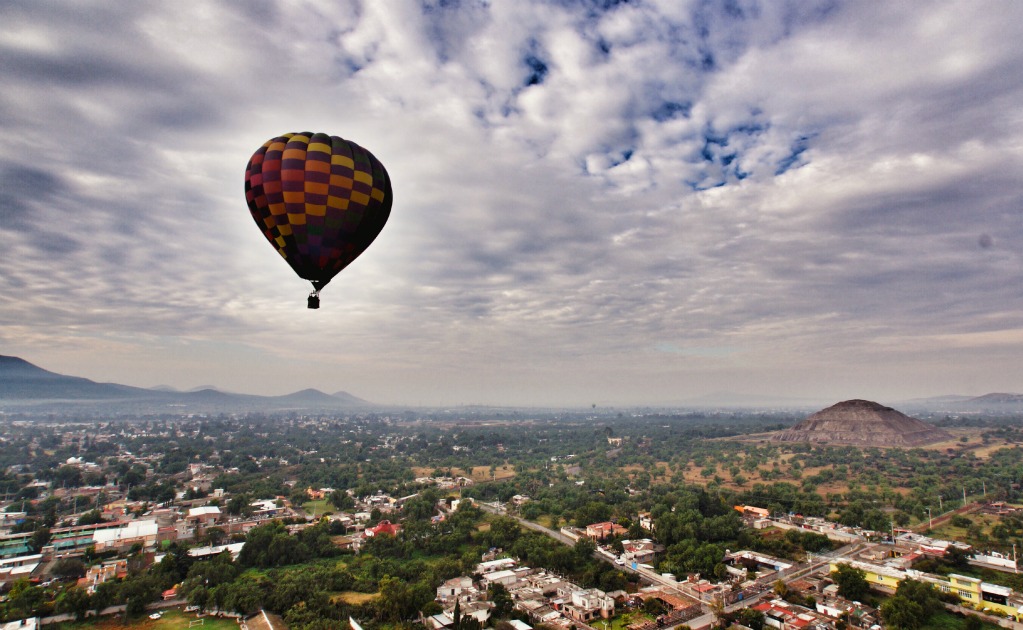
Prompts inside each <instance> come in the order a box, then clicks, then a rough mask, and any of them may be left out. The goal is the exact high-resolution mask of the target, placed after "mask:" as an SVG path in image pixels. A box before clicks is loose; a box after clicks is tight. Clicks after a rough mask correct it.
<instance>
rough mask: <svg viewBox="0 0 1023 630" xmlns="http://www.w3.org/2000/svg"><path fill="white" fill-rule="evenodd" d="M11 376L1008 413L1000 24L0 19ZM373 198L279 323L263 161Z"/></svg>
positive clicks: (347, 17) (450, 5) (859, 5)
mask: <svg viewBox="0 0 1023 630" xmlns="http://www.w3.org/2000/svg"><path fill="white" fill-rule="evenodd" d="M0 13H2V14H3V16H4V17H3V20H2V22H0V86H2V88H0V129H2V132H3V133H2V144H0V248H2V249H0V251H2V252H3V254H2V256H0V354H6V355H15V356H19V357H22V358H24V359H26V360H29V361H31V362H33V363H35V364H37V365H39V366H41V367H44V368H46V369H49V370H53V371H57V372H61V373H65V374H73V375H76V376H85V377H88V378H91V379H94V380H100V381H114V382H120V383H125V384H131V385H138V386H146V387H149V386H156V385H170V386H174V387H178V388H181V389H189V388H192V387H195V386H199V385H216V386H218V387H220V388H222V389H226V390H230V391H238V392H246V393H261V394H284V393H288V392H291V391H295V390H298V389H302V388H306V387H315V388H318V389H321V390H323V391H326V392H335V391H338V390H346V391H348V392H350V393H352V394H354V395H356V396H360V397H362V398H365V399H368V400H371V401H374V402H380V403H400V404H423V405H457V404H463V403H464V404H471V403H484V404H515V405H548V404H565V405H586V406H589V405H591V404H597V405H632V404H650V405H659V404H673V403H679V402H684V401H689V400H700V399H704V397H707V396H711V395H713V396H720V393H721V392H735V393H740V394H744V395H749V396H751V397H755V398H760V399H774V398H775V397H780V398H796V399H805V400H814V401H830V402H835V401H837V400H842V399H846V398H869V399H873V400H878V401H880V402H886V403H889V404H893V403H895V402H897V401H901V400H905V399H908V398H913V397H921V396H932V395H942V394H977V395H979V394H984V393H987V392H993V391H1009V392H1021V391H1023V376H1021V375H1023V372H1021V369H1020V365H1021V364H1023V277H1021V276H1023V256H1021V251H1023V46H1020V40H1021V39H1023V3H1020V2H1011V1H1008V0H1006V1H986V0H982V1H976V2H974V1H969V2H966V1H964V2H943V3H931V2H920V3H913V2H856V3H843V2H835V1H825V2H813V1H810V0H798V1H795V2H792V3H785V2H781V1H774V0H772V1H770V2H762V3H760V2H749V1H743V0H735V1H709V2H695V1H694V2H681V1H679V0H645V1H643V0H641V1H637V2H628V3H626V2H622V3H615V2H611V1H604V2H599V1H585V0H578V1H574V2H573V1H561V2H540V1H532V0H530V1H525V0H514V1H511V0H489V1H478V2H473V1H465V2H457V1H448V2H445V1H442V0H430V1H426V2H421V3H416V2H411V1H402V0H397V1H394V2H376V1H367V2H343V1H334V0H331V1H327V0H324V1H322V2H315V1H303V2H298V1H283V0H282V1H280V2H272V1H260V2H256V1H247V2H229V1H224V2H215V1H208V2H206V1H197V2H188V3H169V2H136V1H134V0H130V1H129V0H122V1H115V2H111V1H109V0H101V1H95V2H75V3H67V2H46V1H38V2H2V3H0ZM306 130H308V131H323V132H327V133H331V134H334V135H339V136H343V137H345V138H348V139H351V140H353V141H355V142H357V143H359V144H361V145H362V146H364V147H366V148H368V149H369V150H370V151H372V152H373V153H374V154H375V155H376V156H377V157H378V158H379V159H380V161H381V162H383V163H384V164H385V165H386V167H387V169H388V171H389V173H390V175H391V178H392V180H393V186H394V198H395V201H394V208H393V211H392V214H391V219H390V221H389V223H388V224H387V226H386V227H385V228H384V230H383V232H382V233H381V235H380V237H379V238H378V239H377V240H376V242H375V243H374V244H373V245H372V246H371V247H370V249H369V250H367V251H366V253H364V254H363V255H362V257H360V258H359V259H358V260H357V261H355V263H353V264H352V265H351V266H350V267H349V268H348V269H346V270H345V271H344V272H342V273H341V274H340V275H339V276H338V277H337V278H335V279H334V281H333V282H332V283H331V284H330V286H328V287H327V288H326V289H325V290H324V291H323V294H322V298H323V306H322V308H321V309H320V310H318V311H312V310H308V309H306V304H305V296H306V294H307V293H308V290H309V285H308V283H307V282H305V281H303V280H300V279H299V278H297V277H296V276H295V275H294V274H293V272H292V271H291V269H290V268H289V267H288V266H287V264H285V262H284V261H283V260H282V259H281V258H280V257H279V256H278V255H277V253H276V252H275V251H274V250H273V248H272V247H271V246H270V245H269V244H268V243H267V242H266V240H265V239H264V238H263V236H262V234H261V233H260V231H259V229H257V227H256V226H255V224H254V223H253V221H252V219H251V217H250V215H249V212H248V209H247V207H246V204H245V199H244V191H243V175H244V169H245V164H246V162H247V161H248V158H249V156H250V155H251V154H252V153H253V151H255V150H256V149H257V148H258V147H259V146H260V145H261V144H262V143H263V142H265V141H266V140H267V139H269V138H271V137H274V136H277V135H280V134H283V133H286V132H297V131H306Z"/></svg>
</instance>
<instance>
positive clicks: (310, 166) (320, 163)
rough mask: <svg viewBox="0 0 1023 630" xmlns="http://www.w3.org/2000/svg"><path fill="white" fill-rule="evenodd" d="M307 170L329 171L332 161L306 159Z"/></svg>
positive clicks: (316, 171) (315, 171)
mask: <svg viewBox="0 0 1023 630" xmlns="http://www.w3.org/2000/svg"><path fill="white" fill-rule="evenodd" d="M305 170H307V171H313V172H314V173H329V172H330V162H328V161H326V160H306V162H305Z"/></svg>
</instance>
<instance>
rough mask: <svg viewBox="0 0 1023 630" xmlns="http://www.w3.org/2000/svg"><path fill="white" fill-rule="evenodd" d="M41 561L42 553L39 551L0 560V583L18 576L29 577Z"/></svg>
mask: <svg viewBox="0 0 1023 630" xmlns="http://www.w3.org/2000/svg"><path fill="white" fill-rule="evenodd" d="M42 561H43V555H42V554H40V553H35V554H30V555H27V556H15V557H13V558H4V559H3V560H0V584H7V583H9V582H13V581H15V580H17V579H18V578H23V577H31V576H32V574H33V573H35V571H36V569H38V568H39V563H41V562H42Z"/></svg>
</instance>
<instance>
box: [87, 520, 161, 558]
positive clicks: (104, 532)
mask: <svg viewBox="0 0 1023 630" xmlns="http://www.w3.org/2000/svg"><path fill="white" fill-rule="evenodd" d="M158 532H159V527H158V526H157V524H156V521H155V520H146V521H128V522H127V523H125V524H124V525H122V526H121V527H118V528H116V529H99V530H96V531H95V532H93V534H92V543H93V545H95V547H96V551H108V550H110V549H118V550H120V549H128V548H129V547H131V546H132V545H135V544H140V545H142V547H144V548H145V547H152V546H153V545H155V544H156V536H157V533H158Z"/></svg>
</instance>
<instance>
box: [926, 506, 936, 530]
mask: <svg viewBox="0 0 1023 630" xmlns="http://www.w3.org/2000/svg"><path fill="white" fill-rule="evenodd" d="M932 527H934V519H933V518H932V517H931V508H927V529H931V528H932Z"/></svg>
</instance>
